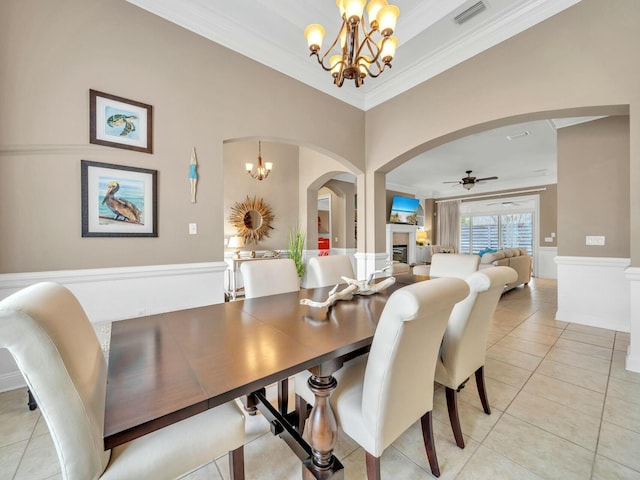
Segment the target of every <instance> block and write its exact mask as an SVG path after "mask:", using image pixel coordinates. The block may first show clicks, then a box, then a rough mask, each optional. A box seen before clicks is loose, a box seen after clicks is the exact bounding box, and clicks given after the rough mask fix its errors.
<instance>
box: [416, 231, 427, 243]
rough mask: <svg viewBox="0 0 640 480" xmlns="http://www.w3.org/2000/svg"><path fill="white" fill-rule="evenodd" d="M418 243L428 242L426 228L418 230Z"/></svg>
mask: <svg viewBox="0 0 640 480" xmlns="http://www.w3.org/2000/svg"><path fill="white" fill-rule="evenodd" d="M416 243H417V244H418V245H424V244H425V243H427V232H425V231H424V230H418V231H417V232H416Z"/></svg>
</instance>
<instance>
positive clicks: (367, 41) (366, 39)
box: [356, 15, 380, 63]
mask: <svg viewBox="0 0 640 480" xmlns="http://www.w3.org/2000/svg"><path fill="white" fill-rule="evenodd" d="M360 23H361V24H362V33H363V35H364V39H363V40H362V43H361V44H360V46H359V47H358V51H357V52H356V63H360V62H359V60H360V58H361V57H362V55H361V53H362V49H363V48H364V46H365V45H367V48H368V49H369V53H371V55H374V57H373V59H372V60H371V63H373V62H375V61H376V59H377V58H378V57H379V56H380V50H379V49H378V46H377V45H376V42H374V41H373V39H372V38H371V35H373V33H374V32H376V31H377V29H374V28H372V29H371V30H370V31H369V33H367V27H366V25H365V23H364V15H363V16H362V17H361V19H360ZM371 44H373V45H375V47H376V49H377V50H378V53H377V54H374V53H373V50H372V49H371Z"/></svg>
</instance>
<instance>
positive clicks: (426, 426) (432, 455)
mask: <svg viewBox="0 0 640 480" xmlns="http://www.w3.org/2000/svg"><path fill="white" fill-rule="evenodd" d="M420 424H421V425H422V438H423V440H424V448H425V449H426V450H427V458H428V459H429V466H430V467H431V473H432V474H433V476H434V477H439V476H440V467H439V466H438V456H437V455H436V444H435V442H434V441H433V423H432V421H431V412H430V411H429V412H427V413H425V414H424V415H423V416H422V418H421V419H420Z"/></svg>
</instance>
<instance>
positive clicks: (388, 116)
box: [0, 0, 640, 273]
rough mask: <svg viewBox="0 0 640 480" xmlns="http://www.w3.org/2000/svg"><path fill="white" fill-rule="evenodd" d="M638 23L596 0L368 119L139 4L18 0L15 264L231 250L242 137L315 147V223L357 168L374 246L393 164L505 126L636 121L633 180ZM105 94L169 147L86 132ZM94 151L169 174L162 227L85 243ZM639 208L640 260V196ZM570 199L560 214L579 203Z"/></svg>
mask: <svg viewBox="0 0 640 480" xmlns="http://www.w3.org/2000/svg"><path fill="white" fill-rule="evenodd" d="M638 24H640V2H638V1H637V0H617V1H616V2H603V1H600V0H583V1H582V2H580V3H579V4H577V5H576V6H574V7H572V8H570V9H568V10H566V11H565V12H562V13H561V14H558V15H556V16H555V17H552V18H550V19H548V20H547V21H545V22H543V23H541V24H539V25H537V26H535V27H532V28H530V29H528V30H526V31H525V32H523V33H521V34H520V35H518V36H516V37H514V38H512V39H510V40H507V41H505V42H502V43H501V44H499V45H497V46H495V47H493V48H492V49H490V50H488V51H486V52H484V53H482V54H480V55H478V56H476V57H474V58H472V59H470V60H468V61H466V62H464V63H463V64H460V65H458V66H457V67H454V68H452V69H450V70H449V71H447V72H444V73H442V74H441V75H438V76H437V77H435V78H433V79H431V80H429V81H426V82H424V83H423V84H421V85H418V86H417V87H415V88H413V89H411V90H409V91H407V92H405V93H404V94H401V95H400V96H398V97H396V98H394V99H392V100H390V101H388V102H386V103H384V104H382V105H380V106H378V107H376V108H374V109H372V110H370V111H368V112H366V114H365V113H364V112H362V111H359V110H357V109H355V108H353V107H350V106H348V105H346V104H344V103H342V102H340V101H338V100H335V99H333V98H331V97H329V96H327V95H324V94H322V93H319V92H317V91H316V90H313V89H311V88H309V87H307V86H305V85H303V84H301V83H299V82H297V81H294V80H292V79H291V78H289V77H286V76H284V75H281V74H279V73H277V72H274V71H272V70H270V69H268V68H266V67H264V66H262V65H260V64H258V63H256V62H253V61H251V60H249V59H247V58H246V57H243V56H241V55H238V54H235V53H233V52H231V51H229V50H227V49H225V48H223V47H221V46H218V45H216V44H213V43H212V42H210V41H208V40H205V39H203V38H200V37H198V36H197V35H195V34H193V33H190V32H188V31H186V30H184V29H182V28H180V27H177V26H175V25H172V24H170V23H168V22H166V21H164V20H162V19H160V18H158V17H155V16H153V15H151V14H149V13H147V12H144V11H143V10H140V9H138V8H137V7H134V6H132V5H130V4H128V3H126V2H125V1H124V0H113V1H109V2H104V1H100V0H65V1H64V2H41V1H37V0H3V1H2V2H0V44H1V45H2V46H3V48H2V49H0V67H1V68H0V85H1V88H0V112H2V115H1V116H0V122H1V123H0V226H1V229H0V273H8V272H24V271H42V270H55V269H73V268H93V267H113V266H125V265H132V266H134V265H148V264H166V263H184V262H198V261H211V260H221V259H222V252H223V243H222V239H223V238H224V236H225V227H224V223H225V218H226V216H227V215H228V212H226V211H225V205H224V202H225V200H224V193H223V192H224V182H225V169H224V168H223V158H224V149H223V142H224V141H225V140H230V139H257V138H263V139H265V140H270V141H273V142H284V143H292V144H297V145H300V147H301V148H300V157H299V158H300V162H301V163H300V165H301V167H300V170H299V178H298V189H299V193H298V202H299V203H298V211H299V213H300V216H299V218H300V219H301V222H306V218H307V215H310V216H311V218H313V215H314V214H313V211H312V210H313V203H314V202H315V200H313V199H314V198H315V195H316V194H317V189H318V188H319V187H320V186H321V185H322V184H324V183H325V182H326V181H327V180H328V179H330V178H331V177H332V176H333V175H334V173H339V172H340V171H349V170H350V171H352V172H353V173H355V174H356V175H357V178H358V219H359V225H358V227H359V228H358V232H359V237H358V250H359V251H361V252H368V253H374V252H379V253H380V252H384V251H385V234H384V225H385V224H386V221H387V218H386V216H387V215H388V213H387V212H386V208H385V195H384V193H383V192H384V191H385V182H384V172H386V171H389V170H390V169H391V168H393V167H394V166H396V165H398V164H400V163H401V162H402V161H404V160H406V159H408V158H410V157H411V156H413V155H414V154H415V153H419V152H422V151H425V150H427V149H429V148H431V147H433V146H436V145H438V144H441V143H444V142H446V141H448V140H451V139H455V138H459V137H461V136H464V135H466V134H468V133H472V132H474V131H479V130H484V129H486V128H489V127H492V126H499V125H505V124H508V123H514V122H517V121H523V120H526V119H536V118H548V117H550V116H562V115H566V116H574V115H578V114H580V115H587V114H623V115H624V114H630V136H629V144H630V157H629V158H630V162H629V174H630V178H640V123H639V121H638V118H640V116H638V113H637V112H638V108H639V107H638V105H640V89H639V88H638V85H640V57H638V55H637V45H638V44H640V29H638ZM114 32H117V34H116V37H117V38H118V39H126V41H125V42H121V41H118V42H114V41H113V38H114ZM123 45H125V47H123ZM90 88H93V89H97V90H101V91H105V92H108V93H112V94H116V95H120V96H124V97H126V98H131V99H134V100H139V101H142V102H146V103H149V104H152V105H153V106H154V109H155V110H154V141H155V148H154V154H153V155H148V154H142V153H132V152H128V151H125V150H122V149H115V148H109V147H99V146H94V145H90V144H89V143H88V137H89V132H88V110H89V101H88V100H89V99H88V91H89V89H90ZM343 88H346V86H345V87H343ZM318 125H322V128H318ZM354 139H356V141H354ZM358 139H362V141H357V140H358ZM193 146H195V147H196V148H197V150H198V159H199V172H200V181H199V195H198V203H197V204H195V205H193V204H191V203H190V202H189V189H188V180H187V175H188V161H189V155H190V152H191V148H192V147H193ZM365 151H366V152H367V159H366V162H367V164H366V168H365ZM317 158H319V159H322V160H323V161H321V162H314V161H315V160H316V159H317ZM81 159H86V160H94V161H102V162H108V163H119V164H123V165H131V166H135V167H143V168H153V169H157V170H158V172H159V174H158V180H159V185H158V194H159V208H158V210H159V237H158V238H151V239H126V238H119V239H100V238H90V239H83V238H81V236H80V188H79V184H80V160H81ZM325 159H326V160H327V161H326V162H325V161H324V160H325ZM275 163H276V166H277V162H275ZM325 177H326V178H325ZM566 181H567V182H571V180H570V179H567V180H566ZM313 189H315V191H314V190H313ZM310 198H311V200H310ZM561 203H562V202H561ZM629 205H630V207H629V208H630V210H629V217H628V218H629V228H630V237H631V242H630V255H631V258H632V264H640V189H634V190H632V191H631V192H630V198H629ZM564 208H565V207H564V206H563V205H562V204H560V205H559V212H558V214H559V216H564V215H571V214H572V212H571V211H564V210H563V209H564ZM275 213H276V216H278V215H279V212H275ZM621 221H622V222H624V221H625V219H624V218H622V219H621ZM188 223H197V224H198V230H199V234H198V235H196V236H189V235H188V232H187V224H188ZM365 229H366V232H365ZM311 230H312V227H310V230H309V231H310V232H311ZM365 233H366V235H365ZM541 233H542V232H541ZM559 236H560V234H559Z"/></svg>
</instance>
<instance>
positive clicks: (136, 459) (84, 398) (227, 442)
mask: <svg viewBox="0 0 640 480" xmlns="http://www.w3.org/2000/svg"><path fill="white" fill-rule="evenodd" d="M0 347H4V348H7V349H8V350H9V352H10V353H11V355H12V356H13V358H14V359H15V361H16V363H17V365H18V367H19V369H20V371H21V372H22V374H23V376H24V379H25V380H26V383H27V386H28V387H29V389H30V390H31V392H32V394H33V396H34V397H35V400H36V402H37V404H38V407H39V408H40V411H41V413H42V416H43V417H44V419H45V421H46V423H47V426H48V427H49V431H50V433H51V439H52V440H53V443H54V445H55V448H56V452H57V454H58V460H59V463H60V469H61V475H62V478H63V479H65V480H86V479H97V478H100V479H104V480H110V479H113V480H116V479H117V480H123V479H131V480H133V479H140V478H154V479H172V478H176V477H178V476H181V475H183V474H186V473H189V472H191V471H192V470H195V469H196V468H197V467H199V466H200V465H203V464H205V463H208V462H211V461H212V460H214V459H215V458H218V457H219V456H221V455H224V454H225V453H227V452H231V454H230V455H229V465H230V468H231V475H232V478H234V479H237V480H241V479H243V478H244V453H243V452H244V447H243V444H244V415H243V413H242V410H241V409H240V407H239V406H238V405H237V404H236V403H235V402H229V403H226V404H224V405H220V406H219V407H216V408H213V409H210V410H207V411H205V412H202V413H200V414H197V415H194V416H192V417H189V418H187V419H184V420H181V421H179V422H177V423H174V424H172V425H169V426H167V427H164V428H162V429H160V430H157V431H155V432H152V433H149V434H147V435H144V436H142V437H140V438H137V439H135V440H131V441H130V442H127V443H125V444H123V445H120V446H118V447H115V448H113V449H111V450H105V449H104V443H103V438H102V435H103V426H104V416H105V395H106V387H107V364H106V361H105V358H104V355H103V352H102V349H101V348H100V343H99V341H98V338H97V337H96V334H95V331H94V330H93V328H92V327H91V324H90V322H89V319H88V318H87V316H86V315H85V312H84V310H83V309H82V306H81V305H80V303H79V302H78V300H77V299H76V298H75V296H74V295H73V294H72V293H71V292H70V291H69V290H67V289H66V288H65V287H63V286H61V285H58V284H55V283H50V282H47V283H39V284H36V285H32V286H30V287H27V288H25V289H23V290H21V291H19V292H17V293H15V294H13V295H11V296H9V297H7V298H5V299H4V300H2V301H1V302H0Z"/></svg>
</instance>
